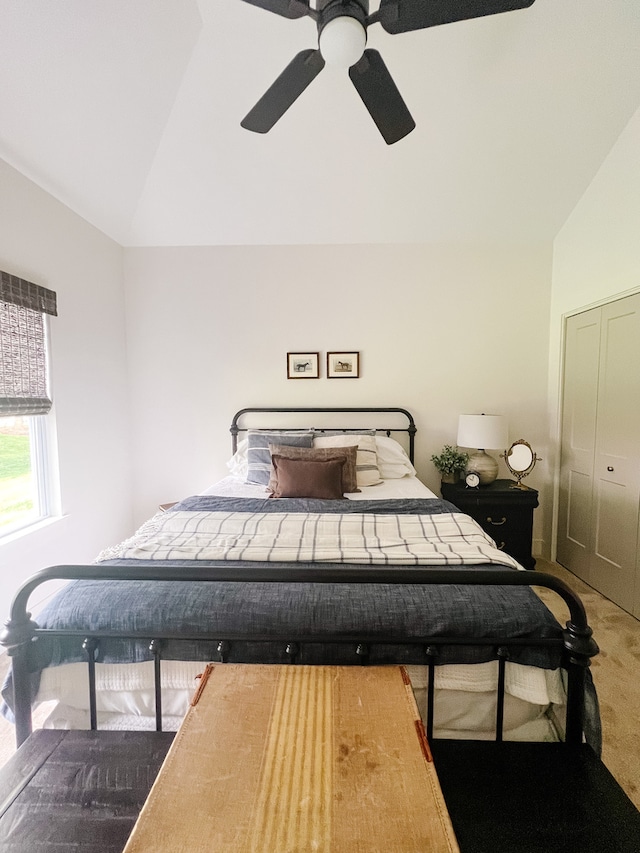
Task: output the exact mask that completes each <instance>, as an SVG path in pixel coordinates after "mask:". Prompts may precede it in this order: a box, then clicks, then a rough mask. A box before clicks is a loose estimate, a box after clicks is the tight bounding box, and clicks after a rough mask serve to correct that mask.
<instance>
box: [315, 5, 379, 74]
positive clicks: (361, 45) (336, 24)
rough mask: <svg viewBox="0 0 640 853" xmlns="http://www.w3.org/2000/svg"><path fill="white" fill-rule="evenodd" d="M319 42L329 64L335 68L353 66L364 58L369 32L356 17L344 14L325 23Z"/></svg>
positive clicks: (323, 55) (323, 56) (324, 57)
mask: <svg viewBox="0 0 640 853" xmlns="http://www.w3.org/2000/svg"><path fill="white" fill-rule="evenodd" d="M318 44H319V47H320V53H321V54H322V58H323V59H324V61H325V62H326V63H327V65H329V66H331V67H333V68H345V69H346V68H351V66H352V65H355V64H356V62H358V61H359V60H360V59H361V58H362V54H363V53H364V49H365V46H366V44H367V32H366V30H365V28H364V27H363V26H362V24H361V23H360V22H359V21H357V20H356V19H355V18H352V17H350V16H349V15H342V16H341V17H339V18H334V19H333V20H332V21H329V23H328V24H326V25H325V27H324V28H323V30H322V32H321V33H320V39H319V43H318Z"/></svg>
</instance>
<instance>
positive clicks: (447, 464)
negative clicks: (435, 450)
mask: <svg viewBox="0 0 640 853" xmlns="http://www.w3.org/2000/svg"><path fill="white" fill-rule="evenodd" d="M431 461H432V462H433V464H434V465H435V466H436V468H437V469H438V471H440V479H441V480H442V482H443V483H457V482H458V480H459V479H460V474H461V473H462V471H464V469H465V468H466V467H467V462H468V461H469V454H468V453H463V452H462V451H461V450H458V448H457V447H452V446H451V445H450V444H445V446H444V447H443V448H442V453H439V454H437V455H436V454H434V455H433V456H432V457H431Z"/></svg>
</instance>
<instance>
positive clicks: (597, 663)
mask: <svg viewBox="0 0 640 853" xmlns="http://www.w3.org/2000/svg"><path fill="white" fill-rule="evenodd" d="M536 569H537V570H538V571H542V572H548V573H549V574H553V575H556V576H557V577H560V578H562V579H563V580H564V581H566V582H567V583H568V584H569V586H570V587H571V588H572V589H574V590H575V591H576V592H577V593H578V595H579V596H580V597H581V599H582V601H583V602H584V605H585V608H586V611H587V616H588V619H589V623H590V625H591V627H592V628H593V634H594V637H595V639H596V641H597V643H598V645H599V646H600V654H599V655H598V656H597V657H596V658H594V660H593V664H592V670H593V679H594V682H595V685H596V689H597V691H598V696H599V699H600V710H601V713H602V727H603V742H604V745H603V755H602V757H603V760H604V762H605V764H606V765H607V767H608V768H609V770H610V771H611V772H612V773H613V775H614V776H615V778H616V779H617V780H618V782H619V784H620V785H621V786H622V787H623V788H624V790H625V791H626V792H627V794H628V796H629V797H630V798H631V800H633V802H634V803H635V805H636V806H637V807H638V808H640V678H639V676H640V622H639V621H638V620H637V619H634V618H633V616H630V615H629V614H628V613H625V612H624V611H623V610H621V609H620V608H619V607H617V606H616V605H615V604H613V603H612V602H610V601H608V600H607V599H606V598H604V597H603V596H601V595H600V594H599V593H597V592H595V591H594V590H593V589H591V588H590V587H589V586H587V585H586V584H585V583H583V582H582V581H581V580H580V579H579V578H576V577H575V576H574V575H572V574H571V573H570V572H568V571H566V569H563V568H562V567H561V566H558V565H557V564H556V563H549V562H547V561H545V560H541V559H539V560H538V563H537V566H536ZM540 595H541V597H542V598H543V600H544V601H545V602H546V603H547V605H548V606H549V608H550V609H551V610H552V611H553V612H554V613H555V615H556V617H557V618H558V619H559V621H560V622H561V623H562V624H563V625H564V623H565V622H566V620H567V617H568V613H567V610H566V607H565V605H564V603H563V602H562V600H561V599H560V598H558V597H557V596H556V595H555V594H554V593H550V592H548V591H545V590H542V591H541V592H540ZM7 667H8V661H7V656H6V655H0V681H1V680H3V679H4V675H5V673H6V671H7ZM43 718H44V713H43V709H38V710H37V711H36V714H35V715H34V725H35V726H37V725H39V724H41V723H40V722H39V721H40V720H42V719H43ZM14 749H15V746H14V734H13V726H12V725H10V724H9V723H7V721H6V720H5V719H4V718H2V717H0V766H2V765H3V764H4V763H5V762H6V761H7V759H8V758H9V757H10V756H11V755H12V754H13V751H14Z"/></svg>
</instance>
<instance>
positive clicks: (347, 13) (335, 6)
mask: <svg viewBox="0 0 640 853" xmlns="http://www.w3.org/2000/svg"><path fill="white" fill-rule="evenodd" d="M368 15H369V0H324V2H321V3H319V4H318V35H320V34H321V32H322V30H323V29H324V28H325V27H326V26H327V24H330V23H331V21H334V20H335V19H336V18H344V17H348V18H355V19H356V21H358V23H360V24H362V28H363V29H364V30H366V28H367V16H368Z"/></svg>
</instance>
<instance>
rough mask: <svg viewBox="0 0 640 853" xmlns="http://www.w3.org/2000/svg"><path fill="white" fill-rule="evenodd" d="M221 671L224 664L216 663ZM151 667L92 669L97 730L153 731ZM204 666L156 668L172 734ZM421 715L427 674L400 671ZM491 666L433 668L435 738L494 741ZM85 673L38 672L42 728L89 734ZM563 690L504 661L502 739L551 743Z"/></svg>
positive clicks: (556, 678)
mask: <svg viewBox="0 0 640 853" xmlns="http://www.w3.org/2000/svg"><path fill="white" fill-rule="evenodd" d="M220 665H221V666H224V664H220ZM153 667H154V665H153V662H152V661H149V662H147V663H137V664H96V695H97V710H98V726H99V728H103V729H134V730H140V729H153V728H155V708H154V691H153ZM203 668H204V664H203V663H202V662H195V661H163V662H162V679H161V683H162V709H163V728H165V729H166V730H167V731H175V730H176V729H177V728H178V726H179V725H180V722H181V720H182V718H183V716H184V714H185V713H186V710H187V708H188V705H189V701H190V699H191V696H192V694H193V691H194V690H195V686H196V684H197V676H198V675H199V673H200V672H202V670H203ZM407 670H408V672H409V675H410V677H411V682H412V685H413V689H414V694H415V696H416V701H417V703H418V707H419V708H420V712H421V713H422V715H423V717H425V716H426V701H427V697H426V693H427V691H426V679H427V669H426V667H420V666H409V667H407ZM496 683H497V662H496V661H492V662H489V663H483V664H473V665H456V666H454V665H447V666H442V667H437V668H436V693H435V700H434V706H435V711H434V735H435V736H436V737H445V738H475V739H486V740H489V739H491V738H493V737H494V735H495V716H496V689H495V688H496ZM88 691H89V687H88V674H87V666H86V664H83V663H73V664H65V665H62V666H57V667H50V668H48V669H46V670H44V671H43V673H42V679H41V683H40V690H39V693H38V701H39V702H55V705H53V707H52V710H51V712H50V713H49V715H48V717H47V718H46V720H45V722H44V727H45V728H58V729H71V728H72V729H88V728H89V710H88V699H87V697H88ZM563 702H564V688H563V684H562V676H561V674H560V672H559V671H558V670H553V671H548V670H542V669H537V668H535V667H525V666H521V665H519V664H511V663H508V664H507V667H506V695H505V717H504V738H505V740H535V741H557V740H559V739H560V736H561V731H560V726H559V724H558V720H562V719H563V717H564V710H563Z"/></svg>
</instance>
